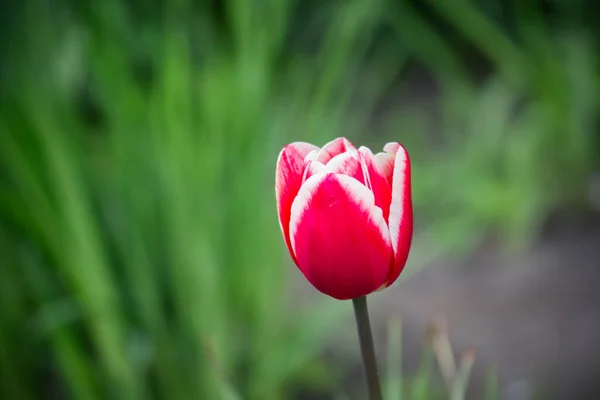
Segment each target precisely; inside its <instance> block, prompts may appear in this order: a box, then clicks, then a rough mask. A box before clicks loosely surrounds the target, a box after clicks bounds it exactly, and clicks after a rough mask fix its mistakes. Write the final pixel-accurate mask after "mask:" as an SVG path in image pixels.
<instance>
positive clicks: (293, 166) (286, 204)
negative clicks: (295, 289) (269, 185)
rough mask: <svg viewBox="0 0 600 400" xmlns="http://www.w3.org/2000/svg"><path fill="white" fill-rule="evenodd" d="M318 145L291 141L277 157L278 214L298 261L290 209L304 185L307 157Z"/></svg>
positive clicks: (288, 244) (292, 254)
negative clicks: (291, 239)
mask: <svg viewBox="0 0 600 400" xmlns="http://www.w3.org/2000/svg"><path fill="white" fill-rule="evenodd" d="M318 149H319V148H318V147H317V146H314V145H312V144H310V143H304V142H296V143H291V144H289V145H287V146H285V147H284V148H283V150H282V151H281V153H279V157H278V158H277V169H276V172H275V197H276V199H277V214H278V216H279V225H280V227H281V231H282V233H283V237H284V239H285V244H286V245H287V247H288V250H289V252H290V254H291V256H292V259H293V260H294V262H295V263H296V265H298V263H297V262H296V258H295V256H294V252H293V251H292V245H291V242H290V235H289V228H290V211H291V208H292V202H293V201H294V199H295V198H296V195H297V194H298V191H299V190H300V186H301V185H302V177H303V173H304V168H305V164H306V162H305V161H304V159H305V157H306V156H307V155H308V154H309V153H310V152H311V151H314V150H318Z"/></svg>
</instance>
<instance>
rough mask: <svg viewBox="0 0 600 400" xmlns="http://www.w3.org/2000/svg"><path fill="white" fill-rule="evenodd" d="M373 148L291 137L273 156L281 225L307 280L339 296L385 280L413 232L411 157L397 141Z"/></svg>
mask: <svg viewBox="0 0 600 400" xmlns="http://www.w3.org/2000/svg"><path fill="white" fill-rule="evenodd" d="M383 150H384V151H383V152H381V153H377V154H375V155H374V154H373V153H372V152H371V150H369V149H368V148H367V147H360V148H359V149H358V150H357V149H356V148H355V147H354V146H353V145H352V143H350V141H348V140H347V139H345V138H338V139H335V140H333V141H331V142H329V143H327V144H326V145H325V146H323V147H322V148H320V149H319V148H318V147H317V146H314V145H312V144H309V143H304V142H295V143H291V144H289V145H287V146H285V147H284V148H283V150H282V151H281V153H280V154H279V158H278V160H277V170H276V178H275V192H276V198H277V212H278V214H279V224H280V227H281V231H282V233H283V237H284V240H285V243H286V245H287V248H288V250H289V253H290V255H291V257H292V259H293V261H294V263H295V264H296V266H297V267H298V268H299V269H300V271H301V272H302V274H303V275H304V276H305V277H306V279H307V280H308V281H309V282H310V283H311V284H312V285H313V286H314V287H315V288H316V289H317V290H319V291H320V292H322V293H324V294H326V295H329V296H331V297H333V298H336V299H339V300H348V299H357V298H359V297H363V296H366V295H368V294H370V293H372V292H375V291H377V290H381V289H383V288H386V287H388V286H390V285H391V284H392V283H394V281H396V279H397V278H398V276H399V275H400V273H401V272H402V269H403V268H404V265H405V264H406V260H407V257H408V252H409V249H410V245H411V241H412V233H413V213H412V200H411V184H410V159H409V156H408V153H407V152H406V150H405V149H404V147H403V146H402V145H400V144H399V143H388V144H386V145H385V146H384V148H383Z"/></svg>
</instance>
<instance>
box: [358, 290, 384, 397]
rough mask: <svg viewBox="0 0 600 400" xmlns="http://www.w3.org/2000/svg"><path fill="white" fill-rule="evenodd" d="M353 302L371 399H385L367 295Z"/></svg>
mask: <svg viewBox="0 0 600 400" xmlns="http://www.w3.org/2000/svg"><path fill="white" fill-rule="evenodd" d="M352 303H353V305H354V316H355V318H356V327H357V329H358V339H359V341H360V352H361V353H362V359H363V366H364V368H365V375H366V377H367V386H368V388H369V399H370V400H383V397H382V395H381V387H380V386H379V372H377V358H376V357H375V347H374V345H373V334H372V333H371V323H370V322H369V310H368V308H367V296H363V297H359V298H357V299H353V300H352Z"/></svg>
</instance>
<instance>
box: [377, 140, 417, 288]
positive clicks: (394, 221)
mask: <svg viewBox="0 0 600 400" xmlns="http://www.w3.org/2000/svg"><path fill="white" fill-rule="evenodd" d="M392 145H393V146H392ZM394 148H395V150H396V158H395V161H394V176H393V180H392V203H391V205H390V218H389V227H390V237H391V240H392V248H393V249H394V266H393V268H392V271H391V272H390V275H389V276H388V279H387V283H386V286H390V285H391V284H392V283H394V281H396V279H398V276H400V272H402V269H403V268H404V265H405V264H406V260H407V258H408V251H409V250H410V245H411V242H412V235H413V210H412V197H411V183H410V158H409V156H408V153H407V151H406V149H405V148H404V147H403V146H402V145H400V144H398V143H394V144H390V143H388V144H387V145H386V147H384V149H386V151H387V150H388V149H394Z"/></svg>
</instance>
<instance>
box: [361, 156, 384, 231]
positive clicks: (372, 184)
mask: <svg viewBox="0 0 600 400" xmlns="http://www.w3.org/2000/svg"><path fill="white" fill-rule="evenodd" d="M358 152H359V153H360V158H361V163H362V166H363V170H364V171H366V173H367V176H368V187H369V188H370V189H371V191H372V192H373V195H374V196H375V205H376V206H377V207H379V208H381V211H382V212H383V218H385V221H386V222H387V221H388V218H389V214H390V203H391V201H392V188H391V185H390V183H388V180H387V178H386V177H385V174H384V172H383V170H382V168H381V167H380V166H379V164H377V162H376V160H375V156H374V155H373V152H372V151H371V150H370V149H369V148H368V147H364V146H362V147H361V148H359V149H358Z"/></svg>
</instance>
